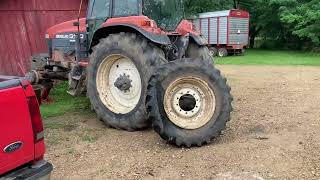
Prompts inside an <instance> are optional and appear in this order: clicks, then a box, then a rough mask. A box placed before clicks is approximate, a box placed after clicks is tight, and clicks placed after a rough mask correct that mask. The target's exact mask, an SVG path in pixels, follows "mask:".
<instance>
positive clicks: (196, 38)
mask: <svg viewBox="0 0 320 180" xmlns="http://www.w3.org/2000/svg"><path fill="white" fill-rule="evenodd" d="M190 39H192V40H193V41H194V42H195V43H196V44H198V45H199V46H204V45H208V41H207V40H206V39H205V38H204V37H203V36H201V35H195V34H192V33H190Z"/></svg>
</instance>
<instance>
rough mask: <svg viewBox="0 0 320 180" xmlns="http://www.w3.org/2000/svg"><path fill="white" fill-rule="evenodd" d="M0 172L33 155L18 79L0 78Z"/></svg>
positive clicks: (21, 90) (22, 95) (29, 123)
mask: <svg viewBox="0 0 320 180" xmlns="http://www.w3.org/2000/svg"><path fill="white" fill-rule="evenodd" d="M0 128H1V130H0V137H1V139H0V175H1V174H3V173H5V172H7V171H9V170H12V169H14V168H16V167H18V166H21V165H23V164H25V163H28V162H30V161H32V160H33V159H34V142H33V141H34V140H33V131H32V124H31V119H30V112H29V108H28V102H27V98H26V96H25V91H24V89H23V88H22V86H21V85H20V82H19V80H9V81H3V82H0Z"/></svg>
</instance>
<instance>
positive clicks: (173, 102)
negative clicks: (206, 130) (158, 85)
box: [164, 77, 216, 129]
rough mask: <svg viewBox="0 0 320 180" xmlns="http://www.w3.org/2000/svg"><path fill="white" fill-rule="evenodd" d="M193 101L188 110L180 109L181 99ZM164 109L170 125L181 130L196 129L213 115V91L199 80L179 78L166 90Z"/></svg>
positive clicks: (214, 100) (214, 101) (214, 105)
mask: <svg viewBox="0 0 320 180" xmlns="http://www.w3.org/2000/svg"><path fill="white" fill-rule="evenodd" d="M185 96H188V97H189V98H190V99H193V100H192V101H191V102H193V101H194V103H193V104H192V105H191V108H190V109H185V108H184V107H182V106H183V105H182V104H181V101H180V100H181V98H182V97H185ZM164 109H165V111H166V114H167V115H168V118H169V119H170V121H171V122H172V123H174V124H175V125H177V126H178V127H181V128H183V129H198V128H201V127H203V126H204V125H206V124H207V123H208V122H209V121H210V120H211V118H212V116H213V115H214V112H215V109H216V99H215V94H214V92H213V90H212V89H211V88H210V87H209V85H208V84H207V83H206V82H205V81H204V80H202V79H200V78H195V77H183V78H179V79H177V80H176V81H174V82H173V83H171V84H170V86H169V87H168V88H167V90H166V92H165V96H164Z"/></svg>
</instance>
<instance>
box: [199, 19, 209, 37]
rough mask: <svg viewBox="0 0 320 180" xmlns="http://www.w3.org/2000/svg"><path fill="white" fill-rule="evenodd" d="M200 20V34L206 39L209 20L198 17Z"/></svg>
mask: <svg viewBox="0 0 320 180" xmlns="http://www.w3.org/2000/svg"><path fill="white" fill-rule="evenodd" d="M200 21H201V34H202V35H203V36H204V37H205V38H206V39H208V38H209V21H208V19H200Z"/></svg>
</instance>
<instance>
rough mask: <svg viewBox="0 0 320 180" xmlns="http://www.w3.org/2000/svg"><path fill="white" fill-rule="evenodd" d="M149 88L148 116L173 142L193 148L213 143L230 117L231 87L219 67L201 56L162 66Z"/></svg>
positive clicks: (168, 139) (162, 133)
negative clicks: (204, 60) (210, 64)
mask: <svg viewBox="0 0 320 180" xmlns="http://www.w3.org/2000/svg"><path fill="white" fill-rule="evenodd" d="M148 90H149V91H148V96H147V110H148V118H149V119H150V121H152V126H153V128H154V130H155V131H156V132H157V133H158V134H159V135H160V136H161V137H162V138H163V139H164V140H166V141H168V142H169V143H170V144H174V145H177V146H186V147H191V146H202V145H204V144H207V143H210V141H211V140H212V139H213V138H216V137H218V136H219V135H220V134H221V131H222V130H224V129H225V127H226V123H227V122H228V121H229V120H230V113H231V111H232V105H231V102H232V100H233V97H232V95H231V94H230V91H231V88H230V87H229V86H228V85H227V83H226V79H225V78H224V77H223V76H221V75H220V71H219V70H217V69H215V68H214V67H212V66H209V65H208V64H207V63H206V62H203V61H200V60H199V59H182V60H181V61H173V62H169V63H167V64H165V65H163V66H161V67H160V68H159V69H158V70H157V73H156V74H155V75H154V76H152V78H151V79H150V82H149V86H148Z"/></svg>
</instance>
